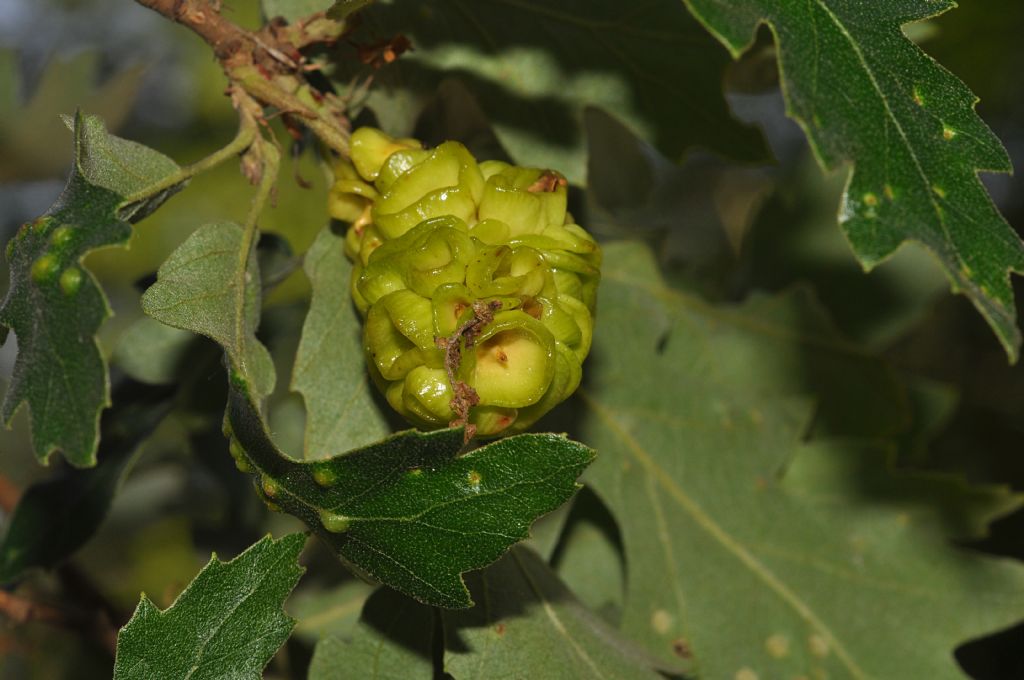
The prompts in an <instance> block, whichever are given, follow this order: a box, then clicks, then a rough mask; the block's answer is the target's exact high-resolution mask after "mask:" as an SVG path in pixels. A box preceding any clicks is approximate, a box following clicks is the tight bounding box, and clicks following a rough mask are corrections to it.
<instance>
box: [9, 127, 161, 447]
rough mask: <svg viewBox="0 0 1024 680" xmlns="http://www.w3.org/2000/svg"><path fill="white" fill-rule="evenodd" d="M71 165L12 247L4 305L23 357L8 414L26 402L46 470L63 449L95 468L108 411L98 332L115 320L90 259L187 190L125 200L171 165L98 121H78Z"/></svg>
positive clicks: (123, 239)
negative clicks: (58, 191) (57, 191)
mask: <svg viewBox="0 0 1024 680" xmlns="http://www.w3.org/2000/svg"><path fill="white" fill-rule="evenodd" d="M74 139H75V164H74V167H73V168H72V172H71V176H70V179H69V180H68V184H67V187H66V188H65V189H64V192H63V194H62V195H61V197H60V198H59V199H58V201H57V203H56V204H55V205H54V206H53V207H52V208H51V209H50V210H49V211H48V212H47V213H46V214H45V215H44V216H42V217H40V218H39V219H37V220H36V221H35V222H33V223H29V224H25V225H24V226H22V228H21V230H20V231H19V232H18V234H17V235H16V236H15V237H14V239H13V240H12V242H11V243H10V244H9V246H8V248H9V250H8V262H9V263H10V269H11V285H10V288H9V290H8V293H7V298H6V299H5V300H4V302H3V305H2V306H0V339H3V338H4V336H5V335H6V328H10V329H13V330H14V332H15V334H16V335H17V336H18V358H17V360H16V363H15V367H14V373H13V375H12V377H11V383H10V386H9V387H8V390H7V394H6V395H5V397H4V402H3V406H2V409H0V410H2V415H3V418H4V421H5V422H8V423H9V422H10V420H11V418H12V417H13V416H14V413H15V412H16V411H17V410H18V407H19V406H20V405H21V404H22V403H24V402H27V403H28V406H29V410H30V414H31V421H32V444H33V449H34V450H35V454H36V456H37V457H38V458H39V459H40V460H41V461H43V462H45V461H47V460H48V458H49V456H50V454H51V453H52V452H53V451H55V450H60V451H61V452H62V453H63V455H64V457H65V458H66V459H67V460H68V461H69V462H70V463H71V464H73V465H75V466H78V467H87V466H91V465H95V463H96V445H97V441H98V425H99V414H100V411H101V410H102V409H103V408H104V407H105V406H107V405H108V404H109V385H108V379H107V367H106V363H105V362H104V360H103V358H102V357H101V356H100V352H99V348H98V347H97V345H96V339H95V334H96V331H97V330H98V329H99V327H100V324H101V323H102V322H103V320H104V319H106V317H107V316H108V315H109V314H110V310H109V309H108V307H107V301H106V298H105V297H104V295H103V291H102V290H101V289H100V287H99V285H98V284H97V282H96V281H95V279H94V278H93V276H92V275H91V274H90V273H89V272H88V271H87V270H86V269H85V268H84V267H83V266H82V259H83V258H84V257H85V255H86V254H88V253H89V252H90V251H92V250H95V249H97V248H100V247H103V246H109V245H121V244H124V243H125V242H126V241H127V240H128V237H129V236H130V235H131V226H130V225H129V222H128V221H126V220H135V219H140V218H141V217H142V216H144V215H145V214H147V213H148V212H150V211H152V210H153V209H155V208H156V207H157V206H158V205H159V203H160V202H162V201H163V200H165V199H166V198H167V197H168V196H169V195H170V194H171V193H173V192H174V191H176V190H177V189H179V188H180V187H181V185H180V184H179V185H175V186H174V187H172V188H169V189H167V190H166V191H163V192H160V193H159V194H157V195H155V196H152V197H150V198H148V199H146V200H144V201H139V202H135V203H131V204H129V203H127V202H126V198H127V197H129V196H132V195H133V194H136V193H137V192H139V191H140V190H141V189H143V188H144V187H146V186H148V185H152V184H154V183H157V182H159V181H161V180H163V179H165V178H166V177H168V176H170V175H172V174H173V173H174V172H175V171H176V170H177V168H178V166H177V165H175V164H174V162H173V161H171V160H170V159H169V158H167V157H165V156H163V155H161V154H159V153H157V152H156V151H153V150H152V149H148V148H146V147H144V146H141V145H138V144H135V143H133V142H128V141H126V140H123V139H118V138H116V137H113V136H112V135H109V134H107V132H106V129H105V128H104V127H103V123H102V122H101V121H100V120H99V119H98V118H94V117H88V116H86V117H83V116H81V115H78V116H76V117H75V119H74Z"/></svg>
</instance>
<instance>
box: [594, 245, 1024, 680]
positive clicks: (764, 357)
mask: <svg viewBox="0 0 1024 680" xmlns="http://www.w3.org/2000/svg"><path fill="white" fill-rule="evenodd" d="M606 263H607V264H606V270H605V272H604V281H603V282H602V289H601V299H600V300H599V307H600V309H601V315H600V317H599V319H598V328H597V332H596V333H595V336H594V337H595V346H594V350H593V357H594V359H593V362H592V364H591V365H590V368H589V372H588V376H589V383H588V384H587V386H586V387H585V390H584V391H583V393H582V403H583V407H584V408H585V413H584V414H583V415H582V416H581V418H582V420H581V426H580V429H579V431H578V432H577V435H578V436H580V437H581V439H583V440H584V441H587V442H589V443H590V444H591V445H593V446H595V447H597V448H598V449H599V450H600V451H601V456H600V458H599V459H598V463H597V464H596V465H595V466H594V467H593V468H592V469H591V470H590V472H589V473H588V478H587V479H588V482H589V483H590V484H591V485H592V488H594V489H595V491H597V493H598V494H599V495H600V496H601V498H602V499H603V500H604V501H605V503H606V504H607V505H608V507H609V509H610V510H611V511H612V513H613V514H614V515H615V517H616V518H617V519H618V521H619V523H620V527H621V532H622V539H623V545H624V549H625V553H626V564H627V565H628V568H627V590H626V597H625V605H624V613H623V620H622V627H623V630H624V632H626V633H627V634H628V635H630V636H632V637H634V638H635V639H636V640H638V641H641V642H643V643H645V644H646V645H647V646H648V647H649V648H650V649H651V650H652V651H653V652H655V653H657V654H660V655H661V656H662V657H663V658H666V659H670V658H674V657H676V656H677V655H685V656H687V657H688V658H692V659H693V662H694V665H695V670H696V673H697V674H698V675H700V676H702V677H734V676H738V675H740V674H743V673H745V674H746V675H749V676H750V677H753V674H756V675H757V676H758V677H794V676H807V677H815V675H822V674H824V675H827V676H828V677H831V678H847V677H849V678H868V677H929V678H947V677H960V673H959V671H958V669H957V666H956V664H955V662H954V660H953V655H952V650H953V648H954V646H955V645H956V644H958V643H960V642H962V641H964V640H966V639H968V638H971V637H976V636H979V635H981V634H983V633H985V632H990V631H992V630H993V629H996V628H1000V627H1004V626H1007V625H1009V624H1011V623H1013V622H1015V621H1016V620H1017V619H1018V618H1019V617H1020V615H1021V612H1022V611H1024V594H1022V593H1024V570H1022V569H1021V568H1020V565H1019V564H1015V563H1012V562H1011V561H1009V560H1000V559H994V558H983V557H980V556H978V555H974V554H970V553H968V552H966V551H961V550H958V549H955V548H953V547H952V546H950V545H949V543H948V537H949V536H950V535H955V536H958V537H977V536H978V535H979V534H980V533H981V532H982V531H983V528H984V526H985V525H986V523H987V522H988V521H989V520H991V519H992V517H993V516H995V515H996V514H999V513H1002V512H1006V511H1007V510H1008V509H1012V508H1015V507H1018V506H1019V505H1020V498H1019V497H1012V496H1010V495H1008V494H1007V492H1005V491H995V490H989V491H968V490H967V489H965V488H963V486H962V485H960V484H957V483H954V482H952V481H949V480H944V479H942V478H931V479H929V478H913V477H909V476H896V477H894V476H893V475H892V473H890V471H889V469H888V465H887V463H888V460H889V457H890V456H889V454H890V450H889V449H888V448H886V447H885V446H883V445H882V444H880V443H879V440H878V439H875V438H871V439H865V438H858V437H854V436H852V435H850V436H847V437H846V438H844V439H827V438H824V437H816V438H815V439H814V440H812V441H811V442H809V443H808V442H806V441H805V440H804V439H803V437H804V431H805V428H806V423H807V421H808V415H809V404H808V400H807V398H806V396H805V397H800V396H799V394H798V390H796V389H794V388H795V387H796V386H795V385H781V386H780V387H779V389H777V390H776V392H775V393H774V394H772V393H770V391H768V390H767V389H766V385H767V382H766V379H769V380H773V379H774V378H773V374H774V372H775V365H776V364H777V363H779V362H783V363H785V362H786V361H787V360H788V362H790V364H791V365H792V364H793V362H796V361H799V360H800V359H801V358H802V359H804V360H805V361H806V360H809V359H811V358H812V357H813V355H814V354H815V353H816V352H824V353H831V354H833V355H834V356H835V358H836V360H837V361H838V360H839V359H840V358H841V357H842V355H844V354H847V355H849V354H850V350H849V348H848V347H844V346H842V345H840V344H836V343H832V344H828V343H824V342H822V341H821V340H820V339H818V340H815V339H814V337H813V334H812V335H811V336H810V337H808V336H806V335H805V334H804V332H803V330H802V329H801V327H800V325H799V324H798V323H797V324H795V325H789V324H791V323H792V322H793V321H798V320H799V315H797V314H791V315H788V319H789V321H786V319H787V315H776V316H775V321H771V322H766V321H764V319H763V315H762V319H760V320H759V319H756V318H754V319H751V318H750V317H749V316H748V315H747V314H746V313H744V308H743V307H738V308H735V309H732V310H729V309H716V308H710V307H708V306H707V305H705V304H702V303H700V302H698V301H696V300H694V299H693V298H690V297H688V296H685V295H682V294H680V293H678V292H675V291H672V290H670V289H668V288H666V287H665V286H664V285H663V284H662V283H661V282H660V281H658V280H657V279H656V278H654V277H653V276H654V275H653V274H648V273H649V272H654V271H655V268H654V265H653V262H652V258H651V255H650V253H649V252H648V251H646V250H645V249H643V248H640V247H637V246H615V245H612V246H608V247H607V248H606ZM779 306H780V307H781V306H784V303H783V302H782V301H780V303H779ZM744 346H745V347H746V348H747V349H746V351H745V352H742V351H740V350H741V349H742V348H743V347H744ZM659 347H660V350H659V349H658V348H659ZM851 356H852V358H854V359H856V357H855V356H853V355H851ZM787 357H788V359H787ZM805 366H806V367H807V369H808V370H812V369H813V366H814V363H813V362H809V363H806V364H805ZM650 375H656V376H658V384H659V385H660V386H663V389H661V390H658V391H654V390H651V389H650V388H649V384H648V383H647V382H646V381H637V380H635V379H634V377H635V376H650ZM811 393H812V394H813V392H811ZM807 396H810V395H809V394H808V395H807ZM950 518H955V521H951V520H950ZM737 613H741V615H739V616H737Z"/></svg>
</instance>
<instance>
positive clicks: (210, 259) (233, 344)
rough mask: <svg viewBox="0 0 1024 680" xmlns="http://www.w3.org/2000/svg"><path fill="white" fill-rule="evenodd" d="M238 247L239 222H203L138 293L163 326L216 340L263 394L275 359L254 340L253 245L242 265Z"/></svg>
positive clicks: (268, 386)
mask: <svg viewBox="0 0 1024 680" xmlns="http://www.w3.org/2000/svg"><path fill="white" fill-rule="evenodd" d="M241 247H242V228H241V227H239V226H238V225H236V224H230V223H221V224H207V225H203V226H202V227H200V228H199V229H197V230H196V231H195V232H193V234H192V235H191V236H189V237H188V239H186V240H185V242H184V243H182V244H181V245H180V246H179V247H178V248H177V249H176V250H175V251H174V252H173V253H171V256H170V257H168V258H167V260H166V261H165V262H164V263H163V264H162V265H161V266H160V270H159V271H158V272H157V281H156V283H154V284H153V285H152V286H150V287H149V289H148V290H147V291H146V293H145V294H144V295H143V296H142V309H143V311H144V312H146V314H148V315H149V316H151V317H153V318H154V319H156V320H157V321H160V322H162V323H165V324H167V325H168V326H174V327H175V328H183V329H185V330H189V331H192V332H193V333H199V334H201V335H205V336H206V337H208V338H211V339H212V340H214V341H215V342H217V343H218V344H220V345H221V346H222V347H223V348H224V351H225V352H226V353H227V355H228V358H229V359H230V361H231V365H232V366H233V367H235V369H236V370H239V371H242V372H243V373H244V374H245V375H246V376H248V377H249V379H250V381H251V384H252V385H253V389H254V390H255V391H256V392H257V393H258V394H260V395H266V394H269V393H270V392H272V391H273V389H274V364H273V362H272V361H271V358H270V353H269V352H267V349H266V347H264V346H263V345H262V344H261V343H260V342H259V341H258V340H257V339H256V326H257V325H258V324H259V318H260V297H261V295H260V293H261V291H260V284H259V281H260V277H259V266H258V264H257V262H256V253H255V251H254V250H253V251H251V252H250V253H249V254H248V265H247V266H246V264H245V260H244V258H243V256H242V255H241V254H240V249H241Z"/></svg>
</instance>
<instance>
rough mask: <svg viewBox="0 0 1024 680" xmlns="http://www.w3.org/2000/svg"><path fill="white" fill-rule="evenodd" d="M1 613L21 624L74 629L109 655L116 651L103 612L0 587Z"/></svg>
mask: <svg viewBox="0 0 1024 680" xmlns="http://www.w3.org/2000/svg"><path fill="white" fill-rule="evenodd" d="M0 615H2V616H4V617H6V618H7V619H10V620H11V621H13V622H14V623H16V624H20V625H25V624H29V623H44V624H47V625H50V626H57V627H59V628H66V629H69V630H74V631H77V632H79V633H82V634H83V635H85V637H87V638H90V639H92V640H94V641H96V642H97V643H98V644H99V645H100V646H101V647H102V648H103V649H105V650H106V651H107V652H109V653H110V655H111V656H114V655H115V654H116V652H117V631H116V630H115V629H114V627H113V626H112V625H111V623H110V619H109V618H108V617H107V615H106V614H105V613H104V612H92V613H85V612H81V611H78V610H73V609H69V608H66V607H57V606H54V605H50V604H44V603H42V602H37V601H35V600H30V599H28V598H25V597H21V596H18V595H14V594H12V593H8V592H7V591H5V590H0Z"/></svg>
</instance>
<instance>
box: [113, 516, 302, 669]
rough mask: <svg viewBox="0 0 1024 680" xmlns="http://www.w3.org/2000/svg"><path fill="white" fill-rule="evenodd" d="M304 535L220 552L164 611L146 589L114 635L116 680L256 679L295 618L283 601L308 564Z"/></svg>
mask: <svg viewBox="0 0 1024 680" xmlns="http://www.w3.org/2000/svg"><path fill="white" fill-rule="evenodd" d="M305 542H306V537H305V535H304V534H290V535H288V536H285V537H284V538H281V539H279V540H274V539H273V538H271V537H270V536H266V537H264V538H262V539H260V540H259V541H258V542H257V543H255V544H253V545H252V546H251V547H249V549H248V550H246V551H245V552H244V553H242V554H241V555H239V556H238V557H236V558H235V559H233V560H231V561H230V562H221V561H220V560H218V559H217V557H216V555H214V556H213V558H212V559H211V560H210V562H209V564H207V565H206V566H205V567H203V570H202V571H201V572H199V575H198V576H196V578H195V579H194V580H193V581H192V583H190V584H189V585H188V587H187V588H186V589H185V591H184V592H183V593H182V594H181V595H179V596H178V599H177V600H175V601H174V604H172V605H171V606H170V607H168V608H167V609H166V610H164V611H160V610H159V609H157V607H156V605H154V604H153V603H152V602H151V601H150V600H149V598H147V597H146V596H145V595H143V596H142V599H141V600H140V601H139V606H138V608H136V610H135V613H134V614H133V615H132V618H131V620H130V621H129V622H128V623H127V624H125V626H124V628H122V629H121V631H120V633H119V634H118V637H117V660H116V662H115V666H114V678H115V680H133V679H135V678H138V680H152V679H153V678H190V679H191V680H203V679H207V678H208V679H209V680H220V679H221V678H239V679H242V678H246V679H248V678H252V679H255V678H259V677H261V671H262V670H263V667H264V666H266V665H267V663H268V662H269V661H270V658H271V657H272V656H273V655H274V653H275V652H276V651H277V649H278V648H279V647H280V646H281V645H282V644H284V642H285V640H287V639H288V635H289V633H291V630H292V627H293V626H294V625H295V621H294V620H293V619H291V618H290V617H289V616H287V615H286V614H285V613H284V610H283V609H282V605H283V604H284V601H285V598H287V597H288V593H290V592H291V590H292V588H294V587H295V584H296V583H297V582H298V580H299V577H300V576H301V575H302V572H303V571H304V569H303V568H302V567H300V566H299V565H298V557H299V553H300V552H301V551H302V546H303V545H305Z"/></svg>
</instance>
